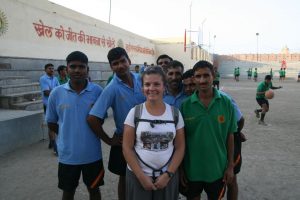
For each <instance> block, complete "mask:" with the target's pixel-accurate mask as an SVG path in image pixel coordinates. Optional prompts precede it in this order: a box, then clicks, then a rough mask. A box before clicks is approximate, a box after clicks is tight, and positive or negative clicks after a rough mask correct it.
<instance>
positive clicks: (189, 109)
mask: <svg viewBox="0 0 300 200" xmlns="http://www.w3.org/2000/svg"><path fill="white" fill-rule="evenodd" d="M213 90H214V97H213V99H212V100H211V102H210V104H209V106H208V108H206V107H205V106H204V105H203V104H202V102H201V101H200V100H199V98H198V93H197V92H195V93H194V94H193V95H192V96H190V97H188V98H187V99H186V100H185V101H184V102H183V103H182V105H181V113H182V115H183V119H184V123H185V135H186V152H185V157H184V169H185V172H186V175H187V178H188V179H189V180H190V181H205V182H213V181H216V180H217V179H220V178H221V177H223V175H224V172H225V170H226V168H227V137H228V134H230V133H234V132H236V129H237V124H236V119H235V112H234V108H233V105H232V104H231V101H230V100H229V98H228V97H226V96H224V95H223V94H220V93H219V92H218V90H216V89H213Z"/></svg>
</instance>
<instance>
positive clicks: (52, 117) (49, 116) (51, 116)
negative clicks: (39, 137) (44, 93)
mask: <svg viewBox="0 0 300 200" xmlns="http://www.w3.org/2000/svg"><path fill="white" fill-rule="evenodd" d="M55 102H56V92H52V93H51V94H50V96H49V99H48V105H47V111H46V122H48V123H57V121H58V114H57V112H56V105H55Z"/></svg>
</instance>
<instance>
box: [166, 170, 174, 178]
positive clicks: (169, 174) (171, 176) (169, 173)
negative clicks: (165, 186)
mask: <svg viewBox="0 0 300 200" xmlns="http://www.w3.org/2000/svg"><path fill="white" fill-rule="evenodd" d="M165 173H167V174H168V176H169V178H173V176H174V173H173V172H169V171H168V170H167V171H165Z"/></svg>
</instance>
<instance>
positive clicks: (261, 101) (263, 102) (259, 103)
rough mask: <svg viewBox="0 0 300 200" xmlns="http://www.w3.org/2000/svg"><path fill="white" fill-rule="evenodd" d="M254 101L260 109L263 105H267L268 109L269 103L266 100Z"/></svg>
mask: <svg viewBox="0 0 300 200" xmlns="http://www.w3.org/2000/svg"><path fill="white" fill-rule="evenodd" d="M256 101H257V103H258V105H260V107H262V105H263V104H267V106H268V107H269V101H268V100H267V99H258V98H256Z"/></svg>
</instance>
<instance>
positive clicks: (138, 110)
mask: <svg viewBox="0 0 300 200" xmlns="http://www.w3.org/2000/svg"><path fill="white" fill-rule="evenodd" d="M142 112H143V103H141V104H139V105H136V106H135V110H134V129H135V132H136V129H137V127H138V125H139V122H140V119H141V116H142Z"/></svg>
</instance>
